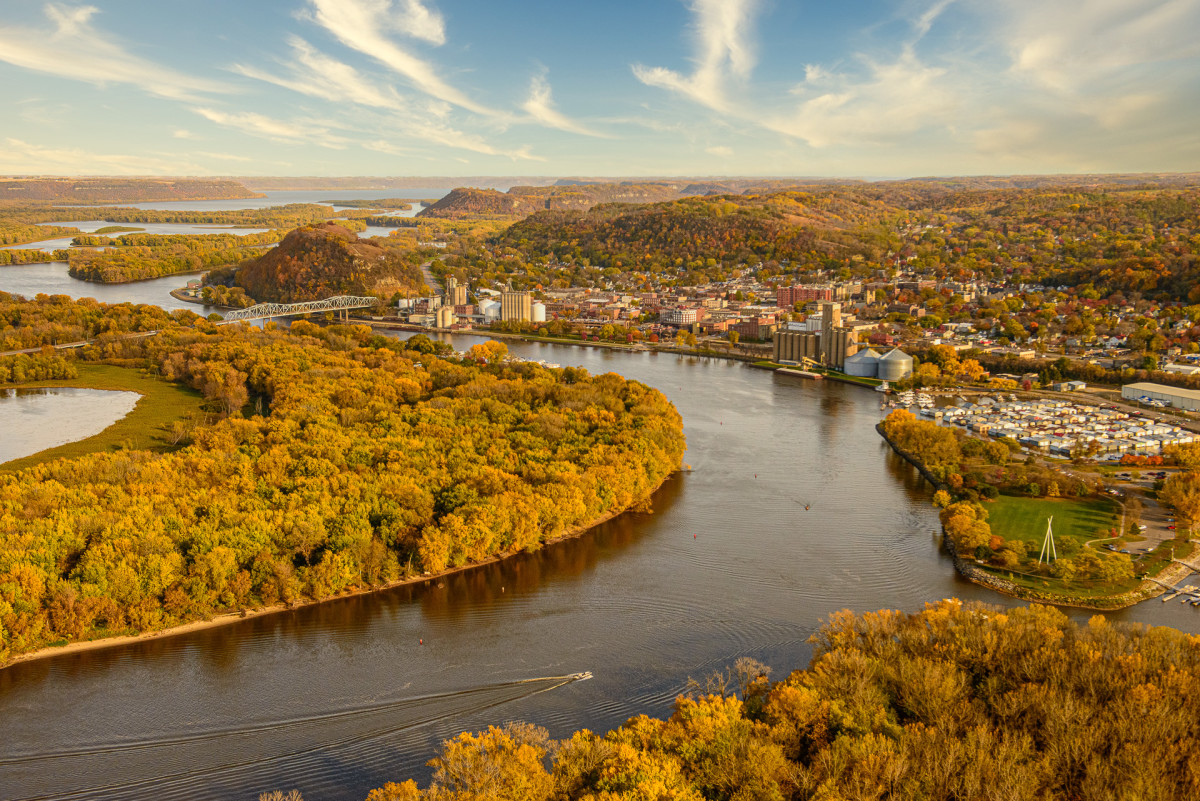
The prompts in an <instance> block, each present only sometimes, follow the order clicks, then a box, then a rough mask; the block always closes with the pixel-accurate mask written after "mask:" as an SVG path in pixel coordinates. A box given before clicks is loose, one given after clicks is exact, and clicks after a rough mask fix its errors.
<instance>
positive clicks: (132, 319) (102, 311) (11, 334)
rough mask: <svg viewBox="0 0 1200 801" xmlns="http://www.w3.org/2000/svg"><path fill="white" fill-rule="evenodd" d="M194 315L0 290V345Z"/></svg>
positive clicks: (137, 328) (117, 332)
mask: <svg viewBox="0 0 1200 801" xmlns="http://www.w3.org/2000/svg"><path fill="white" fill-rule="evenodd" d="M199 319H200V318H199V316H197V315H196V314H194V313H192V312H190V311H186V310H179V311H173V312H166V311H163V310H162V309H161V308H159V307H158V306H153V305H147V304H133V303H121V304H117V305H111V306H110V305H108V304H105V303H100V302H99V301H96V300H93V299H92V298H83V299H81V300H72V299H71V298H70V297H68V296H67V295H38V296H37V297H36V298H34V299H32V300H25V299H24V298H21V297H20V296H19V295H10V294H8V293H7V292H0V351H8V350H25V349H27V348H40V347H42V346H43V345H55V344H62V343H67V342H80V341H82V340H85V339H95V338H97V337H100V338H103V337H106V336H109V337H113V338H116V337H120V336H121V335H124V334H135V333H139V332H142V331H161V330H162V329H164V328H174V327H178V326H180V325H191V324H192V323H194V322H195V321H197V320H199Z"/></svg>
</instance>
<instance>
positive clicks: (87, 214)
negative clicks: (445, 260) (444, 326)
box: [0, 203, 372, 234]
mask: <svg viewBox="0 0 1200 801" xmlns="http://www.w3.org/2000/svg"><path fill="white" fill-rule="evenodd" d="M370 216H372V215H371V212H370V211H356V210H348V211H335V210H334V209H332V208H330V207H329V206H323V205H321V204H319V203H289V204H287V205H284V206H271V207H268V208H262V209H226V210H221V211H194V210H185V209H135V208H128V207H124V206H89V207H85V208H72V207H57V206H11V207H0V219H4V220H13V221H18V220H19V221H24V222H30V223H34V222H55V221H60V220H62V221H75V220H104V221H106V222H110V223H176V224H188V225H229V226H233V227H236V228H295V227H296V226H299V225H309V224H311V223H315V222H320V221H322V220H327V219H332V218H337V219H357V218H361V217H370ZM76 233H79V231H78V230H74V229H72V230H70V231H68V232H67V234H76Z"/></svg>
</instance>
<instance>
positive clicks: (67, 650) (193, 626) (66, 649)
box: [0, 469, 682, 670]
mask: <svg viewBox="0 0 1200 801" xmlns="http://www.w3.org/2000/svg"><path fill="white" fill-rule="evenodd" d="M681 472H682V470H680V469H676V470H675V471H674V472H672V473H669V474H668V475H666V476H664V477H663V479H662V480H661V481H659V482H658V483H657V484H655V485H654V487H652V488H651V489H650V490H648V491H647V492H646V493H645V494H644V495H643V496H642V497H640V498H639V499H637V500H635V501H633V502H631V503H630V504H629V505H627V506H624V507H622V508H620V509H613V510H610V511H609V512H606V513H604V514H602V515H600V516H598V517H596V518H594V519H593V520H589V521H588V522H586V523H581V524H579V525H577V526H573V527H571V528H569V529H567V531H565V532H564V533H563V534H560V535H559V536H557V537H553V538H551V539H547V540H543V541H542V542H541V543H539V545H538V549H541V548H544V547H546V546H548V545H553V544H555V543H558V542H562V541H564V540H569V539H573V538H575V537H581V536H583V535H584V534H586V533H588V532H589V531H591V530H592V529H594V528H596V527H598V526H601V525H603V524H604V523H607V522H608V521H610V520H612V519H614V518H616V517H619V516H621V515H623V514H625V513H626V512H636V511H638V510H640V509H643V508H645V507H646V505H647V504H648V503H650V502H651V501H652V500H653V498H654V494H655V493H656V492H658V490H659V489H661V488H662V486H663V485H664V484H666V483H667V481H669V480H670V479H672V478H674V477H675V476H676V475H678V474H679V473H681ZM518 553H522V552H521V551H504V552H501V553H498V554H494V555H492V556H489V557H488V558H486V559H481V560H479V561H477V562H471V563H469V564H465V565H458V566H457V567H451V568H447V569H446V570H442V571H440V572H438V573H426V574H422V575H420V576H413V577H410V578H404V579H397V580H396V581H391V582H388V583H386V584H381V585H379V586H378V587H364V588H359V589H354V590H350V591H348V592H344V593H341V594H340V595H334V596H331V597H329V598H321V599H309V600H304V601H298V602H295V603H292V604H274V605H271V606H264V607H260V608H258V609H242V610H239V611H236V612H222V613H219V614H216V615H214V616H213V617H211V618H209V619H207V620H194V621H191V622H188V623H181V624H179V625H178V626H171V627H170V628H166V629H161V630H159V631H148V632H143V633H140V634H118V635H115V636H112V637H103V638H100V639H95V640H81V641H77V642H70V643H65V644H63V645H48V646H44V647H42V648H39V649H37V650H36V651H30V652H29V653H26V654H19V655H17V656H14V657H12V658H10V659H9V660H8V661H6V662H3V663H0V670H4V669H5V668H8V667H11V666H13V665H17V664H20V663H22V662H33V661H36V660H40V659H50V658H53V657H56V656H65V655H67V654H75V653H82V652H85V651H99V650H104V649H107V648H118V647H120V646H123V645H130V644H132V643H139V642H148V641H150V640H161V639H166V638H168V637H179V636H182V635H184V634H191V633H192V632H196V631H204V630H206V629H212V628H217V627H219V626H229V625H232V624H234V623H240V622H242V621H243V620H249V619H251V618H257V617H265V616H267V615H277V614H282V613H284V612H294V611H296V610H298V609H303V608H305V607H310V606H316V605H318V604H324V603H330V602H331V601H338V600H342V599H345V598H353V597H355V596H360V595H370V594H373V593H379V592H386V591H388V590H392V589H395V588H397V587H403V586H406V585H414V584H421V583H426V584H428V583H431V582H436V581H437V580H438V579H441V578H444V577H445V576H449V575H453V574H455V573H462V572H465V571H469V570H474V569H476V568H480V567H484V566H486V565H490V564H495V563H496V562H500V561H503V560H505V559H509V558H511V557H513V556H516V555H517V554H518Z"/></svg>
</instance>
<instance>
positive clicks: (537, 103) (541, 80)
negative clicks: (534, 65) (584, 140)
mask: <svg viewBox="0 0 1200 801" xmlns="http://www.w3.org/2000/svg"><path fill="white" fill-rule="evenodd" d="M521 108H523V109H524V110H525V111H526V113H528V114H529V116H530V117H533V119H535V120H537V121H538V122H540V123H541V124H542V125H545V126H546V127H547V128H557V129H558V130H560V131H566V132H568V133H576V134H582V135H583V136H595V137H599V138H607V135H606V134H602V133H598V132H596V131H593V130H591V129H590V128H588V127H586V126H584V125H581V124H580V123H578V122H575V121H574V120H572V119H571V118H569V117H567V116H566V115H565V114H563V113H562V112H561V111H559V110H558V109H556V108H555V107H554V99H553V98H552V97H551V96H550V84H549V82H548V81H547V80H546V76H545V75H535V76H533V80H532V81H531V82H530V86H529V99H528V100H526V101H525V102H524V104H522V105H521Z"/></svg>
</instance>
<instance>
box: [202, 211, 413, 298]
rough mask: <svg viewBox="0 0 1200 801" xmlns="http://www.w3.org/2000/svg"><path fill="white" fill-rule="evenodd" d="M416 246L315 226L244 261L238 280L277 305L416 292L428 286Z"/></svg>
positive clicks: (331, 226)
mask: <svg viewBox="0 0 1200 801" xmlns="http://www.w3.org/2000/svg"><path fill="white" fill-rule="evenodd" d="M414 245H415V243H414V242H413V240H412V239H411V238H405V239H402V240H401V241H399V242H396V243H394V244H393V243H391V242H387V241H385V240H380V239H372V240H364V239H359V238H358V236H357V235H355V234H354V233H353V232H351V231H349V230H347V229H346V228H343V227H342V226H340V225H338V224H336V223H329V222H327V223H320V224H318V225H309V226H304V227H302V228H297V229H296V230H295V231H292V232H291V233H289V234H288V235H287V236H285V237H284V238H283V241H281V242H280V243H279V246H278V247H276V248H273V249H271V250H269V251H267V252H266V253H264V254H263V255H262V256H260V257H258V258H256V259H251V260H249V261H245V262H243V263H242V264H241V265H239V266H238V268H237V272H236V275H235V277H234V278H233V281H234V283H236V284H237V285H238V286H240V287H242V288H243V289H245V290H246V292H247V293H248V294H249V295H250V296H251V297H253V298H255V299H256V300H260V301H274V302H277V303H298V302H301V301H306V300H320V299H322V298H327V297H332V296H334V295H378V296H380V297H390V296H391V295H393V294H395V293H396V292H406V291H407V292H416V291H417V290H419V289H420V287H421V284H422V278H421V270H420V266H419V265H420V263H421V260H422V256H421V255H420V254H418V253H417V252H416V251H415V249H414V247H413V246H414ZM212 278H213V280H215V281H217V282H220V281H221V280H222V277H221V276H212Z"/></svg>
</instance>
